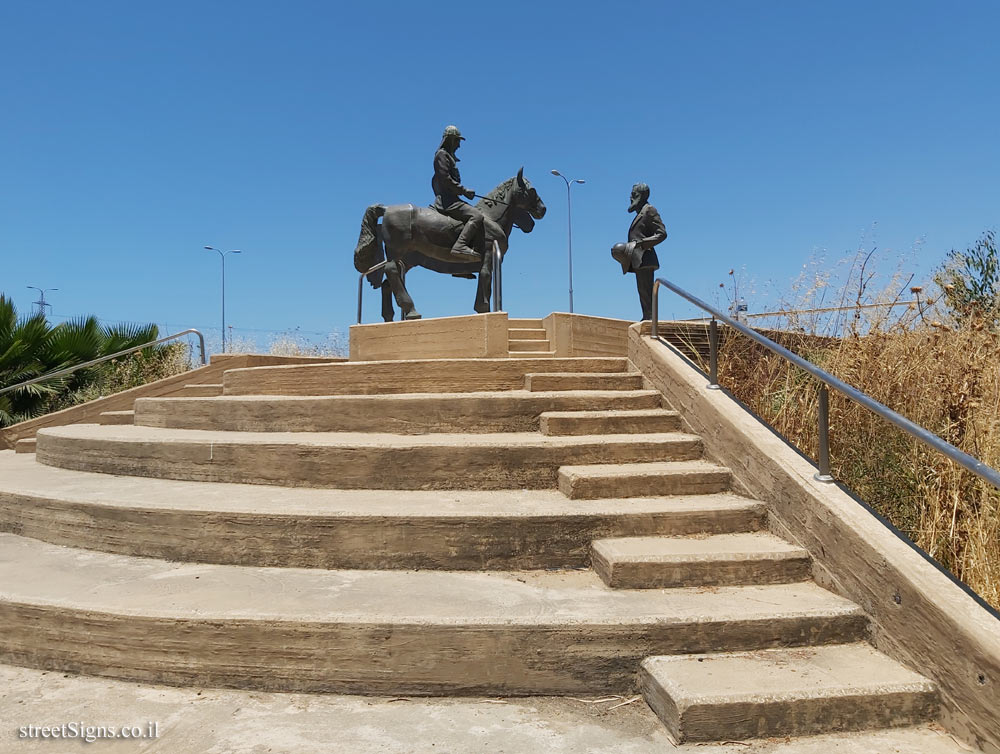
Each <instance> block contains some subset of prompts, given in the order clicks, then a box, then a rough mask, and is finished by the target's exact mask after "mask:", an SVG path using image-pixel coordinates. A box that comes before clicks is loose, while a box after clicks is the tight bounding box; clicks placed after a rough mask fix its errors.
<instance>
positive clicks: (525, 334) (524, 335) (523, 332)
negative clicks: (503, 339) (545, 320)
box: [507, 327, 549, 340]
mask: <svg viewBox="0 0 1000 754" xmlns="http://www.w3.org/2000/svg"><path fill="white" fill-rule="evenodd" d="M507 337H508V338H509V339H510V340H548V339H549V336H548V333H547V332H546V331H545V328H544V327H538V328H534V327H512V328H510V329H509V330H508V331H507Z"/></svg>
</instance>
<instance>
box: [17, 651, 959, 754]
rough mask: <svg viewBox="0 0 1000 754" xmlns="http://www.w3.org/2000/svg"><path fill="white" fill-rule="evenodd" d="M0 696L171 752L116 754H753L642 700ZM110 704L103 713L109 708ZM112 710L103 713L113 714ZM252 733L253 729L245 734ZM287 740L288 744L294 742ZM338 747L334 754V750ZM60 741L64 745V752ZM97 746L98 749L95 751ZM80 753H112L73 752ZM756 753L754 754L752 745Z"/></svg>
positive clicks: (26, 673)
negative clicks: (156, 736) (151, 734)
mask: <svg viewBox="0 0 1000 754" xmlns="http://www.w3.org/2000/svg"><path fill="white" fill-rule="evenodd" d="M0 688H2V689H3V690H4V691H3V693H5V694H6V697H7V699H10V700H17V705H16V708H15V707H14V705H13V704H11V707H12V709H11V710H10V714H8V715H7V716H6V717H5V718H4V719H5V721H6V722H7V723H8V727H9V728H10V729H12V730H17V729H18V728H19V727H20V726H22V725H29V724H37V722H38V721H40V720H48V721H57V720H80V719H83V720H100V721H101V722H104V723H111V722H120V723H131V722H133V721H163V722H166V720H165V717H166V716H168V715H169V728H165V727H164V725H163V724H162V723H161V725H160V729H159V730H160V736H161V737H162V738H164V743H166V742H167V741H169V744H170V745H169V748H166V747H165V746H160V747H157V746H155V745H154V746H153V747H151V748H149V749H146V748H145V747H144V743H145V742H143V743H124V742H123V744H122V745H121V749H120V750H121V751H123V752H130V751H131V752H149V751H156V749H157V748H160V749H162V750H163V751H164V752H167V754H171V753H172V752H183V753H184V754H193V753H194V752H231V753H233V754H236V753H243V754H247V751H248V749H249V750H250V751H259V752H266V751H271V752H274V753H275V754H278V753H279V752H281V753H282V754H286V753H287V752H289V751H294V754H330V753H331V750H333V751H336V752H338V753H339V752H344V754H415V753H416V752H419V753H420V754H427V752H438V751H440V752H442V754H445V753H446V752H448V753H450V754H459V753H460V754H480V753H482V752H491V753H492V754H497V753H499V752H509V753H511V754H513V753H514V752H516V754H741V753H742V754H749V753H750V752H751V751H753V749H749V748H746V747H744V746H739V745H737V744H719V745H716V746H705V745H701V746H696V747H688V746H681V747H678V746H674V745H673V744H672V743H671V741H670V737H669V736H668V734H667V732H666V730H665V729H664V727H663V724H662V723H661V722H660V721H659V720H658V719H657V718H656V715H654V714H653V712H652V710H650V709H649V708H648V707H647V706H646V705H645V704H642V703H638V702H633V703H632V704H628V703H625V704H623V702H627V701H628V700H627V699H622V698H615V697H611V696H604V697H598V698H595V699H583V700H581V699H572V698H566V697H543V696H532V697H526V698H520V699H519V698H507V699H504V700H502V701H501V700H498V699H490V698H478V697H461V698H451V699H441V698H434V697H410V698H407V699H400V698H399V697H398V696H383V697H378V696H348V695H341V694H288V693H266V692H261V691H242V690H239V689H210V688H203V687H202V688H170V687H166V686H156V685H153V684H137V683H129V682H125V681H116V680H113V679H108V678H94V677H92V676H80V675H69V676H67V675H65V674H61V673H60V674H56V673H46V672H45V671H42V670H34V669H30V668H19V667H13V666H10V665H0ZM109 699H113V700H114V707H113V708H112V709H110V710H109V705H108V700H109ZM109 711H110V714H109ZM248 726H252V733H250V732H248ZM290 741H294V748H291V747H290V745H289V742H290ZM331 741H336V746H335V747H331V744H330V742H331ZM51 744H52V742H51V741H45V742H39V743H38V744H37V745H35V746H33V745H32V742H30V741H19V742H18V745H16V746H14V745H12V746H11V747H10V749H11V752H10V754H18V752H22V753H23V754H29V753H30V752H34V753H35V754H46V753H47V752H52V754H62V751H70V752H75V750H76V749H77V747H71V748H68V749H64V750H60V751H58V752H57V751H56V749H57V748H58V747H53V746H52V745H51ZM64 745H65V744H64ZM97 746H99V747H100V744H97ZM80 748H82V750H83V751H84V752H88V753H89V752H90V751H91V750H93V751H94V752H99V753H100V754H104V752H106V751H109V750H114V749H117V748H119V747H118V745H116V744H111V745H110V746H109V747H108V748H107V749H104V748H103V747H102V748H99V749H98V748H93V747H89V746H88V747H80ZM764 748H765V750H766V752H767V754H889V753H890V752H891V754H969V752H970V749H969V747H968V746H967V745H965V744H961V743H959V742H958V741H956V740H955V739H953V738H952V737H951V736H950V735H947V734H945V733H944V732H943V731H942V730H941V728H940V726H939V725H937V724H934V723H929V724H926V725H921V726H919V727H913V728H893V729H888V730H874V731H866V732H863V733H839V734H837V733H834V734H827V735H824V736H811V737H809V738H795V739H790V740H789V739H784V740H774V741H769V742H767V743H766V744H764ZM756 754H761V751H760V749H759V748H758V750H757V752H756Z"/></svg>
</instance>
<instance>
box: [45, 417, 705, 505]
mask: <svg viewBox="0 0 1000 754" xmlns="http://www.w3.org/2000/svg"><path fill="white" fill-rule="evenodd" d="M701 452H702V445H701V438H699V437H696V436H694V435H685V434H681V433H664V434H657V435H644V436H641V437H640V436H636V435H603V436H590V437H547V436H544V435H540V434H538V433H534V432H532V433H516V432H513V433H503V434H479V435H473V434H450V433H439V434H427V435H412V436H402V435H393V434H384V433H357V432H267V433H263V432H220V431H209V430H196V429H160V428H155V427H136V426H118V427H105V426H100V425H94V424H77V425H73V426H70V427H54V428H50V429H45V430H42V431H41V432H39V433H38V450H37V452H36V458H37V459H38V461H39V462H40V463H44V464H47V465H50V466H58V467H60V468H68V469H77V470H82V471H99V472H102V473H109V474H128V475H130V476H151V477H159V478H163V479H186V480H194V481H207V482H245V483H251V484H281V485H286V486H289V487H296V486H301V487H336V488H340V489H470V488H471V489H518V488H526V489H544V488H550V487H555V486H556V481H557V474H558V470H559V467H560V466H565V465H576V464H591V463H597V464H607V463H617V462H624V461H667V460H687V459H692V458H698V457H700V456H701ZM604 496H605V495H602V497H604Z"/></svg>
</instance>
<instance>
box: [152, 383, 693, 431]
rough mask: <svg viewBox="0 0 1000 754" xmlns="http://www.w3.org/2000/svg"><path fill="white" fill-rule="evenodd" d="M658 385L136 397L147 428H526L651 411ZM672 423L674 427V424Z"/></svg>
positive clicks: (655, 404)
mask: <svg viewBox="0 0 1000 754" xmlns="http://www.w3.org/2000/svg"><path fill="white" fill-rule="evenodd" d="M661 402H662V397H661V396H660V394H659V393H658V392H656V391H655V390H629V391H620V390H608V391H582V390H581V391H556V392H550V393H529V392H528V391H526V390H510V391H503V392H492V393H444V394H435V393H417V394H412V393H410V394H399V395H325V396H266V395H257V396H222V397H220V398H203V399H198V398H140V399H139V400H137V401H136V406H135V411H136V414H135V416H136V418H135V423H136V424H137V425H140V426H144V427H171V428H179V429H214V430H227V431H239V432H393V433H397V434H422V433H426V432H474V433H479V434H482V433H490V432H531V431H534V430H537V429H538V427H539V416H540V415H541V414H542V413H543V412H548V411H553V410H557V411H573V410H577V409H583V408H595V409H609V410H613V409H655V408H659V406H660V404H661ZM677 428H678V426H673V427H672V429H677Z"/></svg>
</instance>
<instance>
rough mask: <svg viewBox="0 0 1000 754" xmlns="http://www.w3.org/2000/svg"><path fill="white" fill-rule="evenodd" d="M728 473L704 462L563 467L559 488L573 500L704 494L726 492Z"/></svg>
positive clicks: (728, 480)
mask: <svg viewBox="0 0 1000 754" xmlns="http://www.w3.org/2000/svg"><path fill="white" fill-rule="evenodd" d="M730 478H731V473H730V471H729V469H727V468H725V467H724V466H716V465H715V464H713V463H709V462H707V461H692V460H689V461H685V462H682V463H669V462H668V463H619V464H590V465H587V466H563V467H562V468H561V469H559V489H560V490H561V491H562V493H563V494H564V495H566V497H569V498H574V499H583V498H598V497H619V496H620V497H645V496H659V495H706V494H711V493H714V492H722V491H723V490H727V489H729V484H730Z"/></svg>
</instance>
